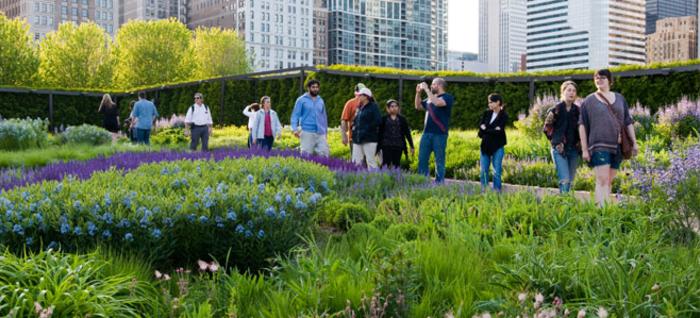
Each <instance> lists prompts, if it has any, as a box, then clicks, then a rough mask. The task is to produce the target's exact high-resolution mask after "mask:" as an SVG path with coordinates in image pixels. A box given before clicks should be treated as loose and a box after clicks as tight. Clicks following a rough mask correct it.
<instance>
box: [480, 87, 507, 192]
mask: <svg viewBox="0 0 700 318" xmlns="http://www.w3.org/2000/svg"><path fill="white" fill-rule="evenodd" d="M488 103H489V109H488V110H487V111H485V112H484V114H483V115H482V116H481V121H480V123H479V132H478V136H479V138H481V147H480V148H481V156H480V160H479V161H480V164H481V173H480V174H479V180H480V181H481V191H482V192H484V191H485V190H486V188H488V185H489V170H490V168H491V167H490V166H491V165H493V189H494V190H495V191H496V192H501V187H502V184H501V174H502V172H503V157H504V156H505V150H504V148H503V147H504V146H505V145H506V144H507V143H508V140H507V138H506V123H507V122H508V114H506V112H505V110H504V109H503V107H504V105H503V97H501V95H498V94H496V93H494V94H491V95H489V96H488Z"/></svg>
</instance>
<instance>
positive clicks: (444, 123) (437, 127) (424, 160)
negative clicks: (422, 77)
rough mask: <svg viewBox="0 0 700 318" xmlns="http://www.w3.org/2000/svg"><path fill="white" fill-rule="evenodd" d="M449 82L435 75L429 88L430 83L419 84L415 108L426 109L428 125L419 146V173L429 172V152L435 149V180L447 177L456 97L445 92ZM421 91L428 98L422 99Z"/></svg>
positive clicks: (442, 179)
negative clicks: (446, 159)
mask: <svg viewBox="0 0 700 318" xmlns="http://www.w3.org/2000/svg"><path fill="white" fill-rule="evenodd" d="M446 89H447V82H446V81H445V80H444V79H442V78H439V77H438V78H435V79H434V80H433V82H432V84H431V85H430V88H428V84H426V83H420V84H418V85H417V86H416V99H415V104H416V109H417V110H421V111H425V128H424V129H423V136H422V137H421V139H420V149H419V150H418V173H419V174H422V175H426V176H428V175H430V170H429V166H428V163H429V162H430V153H431V152H432V153H435V182H436V183H442V182H444V181H445V149H446V148H447V135H448V130H449V124H450V114H451V112H452V105H453V104H454V100H455V99H454V97H453V96H452V95H450V94H448V93H446V92H445V90H446ZM422 92H425V94H426V95H427V97H428V98H426V99H425V100H423V99H421V96H422Z"/></svg>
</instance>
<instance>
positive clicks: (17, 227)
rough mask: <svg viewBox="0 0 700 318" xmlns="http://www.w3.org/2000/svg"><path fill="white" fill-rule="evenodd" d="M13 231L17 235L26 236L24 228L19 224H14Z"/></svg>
mask: <svg viewBox="0 0 700 318" xmlns="http://www.w3.org/2000/svg"><path fill="white" fill-rule="evenodd" d="M12 232H14V233H15V234H17V235H20V236H24V228H23V227H22V226H21V225H19V224H15V225H14V226H12Z"/></svg>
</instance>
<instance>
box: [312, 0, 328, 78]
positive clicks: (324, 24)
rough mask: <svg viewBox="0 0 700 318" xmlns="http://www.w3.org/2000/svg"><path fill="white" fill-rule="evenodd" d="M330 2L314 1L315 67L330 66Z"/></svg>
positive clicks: (323, 0) (326, 0) (324, 0)
mask: <svg viewBox="0 0 700 318" xmlns="http://www.w3.org/2000/svg"><path fill="white" fill-rule="evenodd" d="M327 2H328V0H314V28H313V32H314V60H313V64H314V65H328V5H327Z"/></svg>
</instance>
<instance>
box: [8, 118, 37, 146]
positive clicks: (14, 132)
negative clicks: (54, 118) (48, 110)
mask: <svg viewBox="0 0 700 318" xmlns="http://www.w3.org/2000/svg"><path fill="white" fill-rule="evenodd" d="M48 124H49V123H48V121H47V120H43V119H38V118H37V119H30V118H27V119H8V120H2V119H1V118H0V150H23V149H29V148H41V147H44V146H46V145H47V144H48V138H49V134H48V129H47V127H48Z"/></svg>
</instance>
